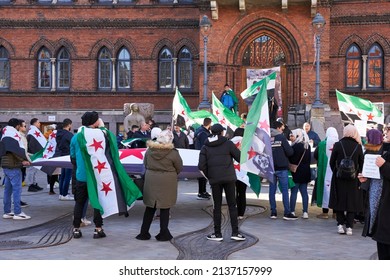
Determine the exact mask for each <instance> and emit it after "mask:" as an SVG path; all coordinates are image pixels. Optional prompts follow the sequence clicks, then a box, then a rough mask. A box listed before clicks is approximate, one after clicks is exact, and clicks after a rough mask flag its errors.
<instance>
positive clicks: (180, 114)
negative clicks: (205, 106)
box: [172, 89, 218, 127]
mask: <svg viewBox="0 0 390 280" xmlns="http://www.w3.org/2000/svg"><path fill="white" fill-rule="evenodd" d="M172 113H173V116H172V117H173V120H174V122H175V123H177V124H179V125H180V126H186V127H189V126H191V125H194V124H197V125H199V126H200V125H202V124H203V119H204V118H210V119H211V120H212V122H213V123H217V122H218V119H217V118H216V117H215V116H214V115H213V114H212V113H210V112H209V111H206V110H199V111H194V112H191V109H190V107H189V106H188V103H187V101H186V100H185V99H184V97H183V96H182V95H181V93H180V91H179V90H178V89H176V94H175V97H174V98H173V103H172Z"/></svg>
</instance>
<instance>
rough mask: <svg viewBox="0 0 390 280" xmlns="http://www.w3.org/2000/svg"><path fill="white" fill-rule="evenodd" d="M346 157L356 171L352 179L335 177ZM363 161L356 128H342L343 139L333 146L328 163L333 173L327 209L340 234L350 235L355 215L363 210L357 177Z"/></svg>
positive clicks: (350, 126) (351, 126)
mask: <svg viewBox="0 0 390 280" xmlns="http://www.w3.org/2000/svg"><path fill="white" fill-rule="evenodd" d="M346 157H351V159H352V160H353V162H354V165H355V170H356V171H355V173H356V176H355V178H354V179H343V178H338V177H337V174H336V173H337V172H336V171H337V169H338V168H339V166H340V162H341V160H343V159H345V158H346ZM363 160H364V159H363V150H362V145H361V139H360V135H359V133H358V131H357V129H356V127H355V126H353V125H352V124H349V125H347V126H346V127H344V131H343V138H341V139H340V141H338V142H336V143H335V144H334V146H333V151H332V154H331V157H330V161H329V165H330V168H331V169H332V171H333V176H332V183H331V188H330V200H329V208H331V209H333V211H334V212H335V213H336V219H337V232H338V233H340V234H345V233H346V234H347V235H352V228H353V222H354V221H353V220H354V217H355V213H357V212H360V211H362V210H363V198H362V192H361V190H360V188H359V180H358V176H357V174H358V173H360V172H361V171H362V168H363ZM345 212H346V214H345ZM344 226H345V227H346V228H344Z"/></svg>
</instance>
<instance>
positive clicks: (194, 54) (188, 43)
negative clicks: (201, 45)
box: [175, 38, 199, 59]
mask: <svg viewBox="0 0 390 280" xmlns="http://www.w3.org/2000/svg"><path fill="white" fill-rule="evenodd" d="M183 47H187V48H188V49H189V50H190V52H191V54H192V58H193V59H194V58H199V50H198V49H197V48H196V46H195V44H194V43H193V42H192V41H191V40H189V39H187V38H183V39H180V40H179V41H178V42H177V43H176V45H175V55H176V56H178V54H179V51H180V50H181V49H182V48H183Z"/></svg>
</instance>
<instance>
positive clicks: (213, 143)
mask: <svg viewBox="0 0 390 280" xmlns="http://www.w3.org/2000/svg"><path fill="white" fill-rule="evenodd" d="M224 130H225V128H224V127H223V126H222V125H220V124H214V125H213V126H212V127H211V133H212V136H210V137H209V138H208V139H207V140H206V142H205V143H204V145H203V147H202V149H201V150H200V153H199V163H198V168H199V170H200V171H202V172H203V174H204V175H205V176H206V177H207V178H208V179H209V182H210V185H211V192H212V196H213V201H214V210H213V219H214V233H212V234H209V235H207V239H208V240H214V241H222V240H223V237H222V231H221V207H222V192H223V191H225V196H226V201H227V204H228V208H229V215H230V222H231V226H232V235H231V239H232V240H237V241H242V240H245V237H244V236H243V235H242V234H241V233H239V231H238V220H237V207H236V180H237V177H236V172H235V170H234V164H233V159H235V160H236V161H238V162H239V161H240V150H239V149H238V148H237V147H236V146H235V145H234V143H233V142H231V141H229V140H228V139H227V138H226V137H224V136H222V132H223V131H224Z"/></svg>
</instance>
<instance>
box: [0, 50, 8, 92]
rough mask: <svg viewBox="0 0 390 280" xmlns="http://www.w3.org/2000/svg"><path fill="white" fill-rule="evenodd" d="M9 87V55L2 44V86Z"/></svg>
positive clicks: (0, 55)
mask: <svg viewBox="0 0 390 280" xmlns="http://www.w3.org/2000/svg"><path fill="white" fill-rule="evenodd" d="M8 87H9V56H8V52H7V50H6V49H5V48H4V47H2V46H0V88H1V89H6V88H8Z"/></svg>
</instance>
